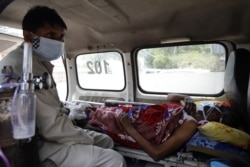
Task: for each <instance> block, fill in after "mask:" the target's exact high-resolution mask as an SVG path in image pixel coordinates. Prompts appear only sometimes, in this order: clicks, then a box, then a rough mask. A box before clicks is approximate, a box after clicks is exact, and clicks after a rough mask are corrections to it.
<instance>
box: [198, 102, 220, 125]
mask: <svg viewBox="0 0 250 167" xmlns="http://www.w3.org/2000/svg"><path fill="white" fill-rule="evenodd" d="M204 114H205V115H206V117H207V121H216V122H219V120H220V118H221V117H222V114H221V113H220V112H219V111H218V110H217V109H216V108H214V107H210V106H208V105H207V106H204ZM194 117H195V119H196V120H197V121H201V120H205V118H204V115H203V112H202V111H201V110H198V111H197V112H196V113H195V116H194Z"/></svg>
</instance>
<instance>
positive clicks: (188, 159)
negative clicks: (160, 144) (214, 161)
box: [114, 145, 207, 167]
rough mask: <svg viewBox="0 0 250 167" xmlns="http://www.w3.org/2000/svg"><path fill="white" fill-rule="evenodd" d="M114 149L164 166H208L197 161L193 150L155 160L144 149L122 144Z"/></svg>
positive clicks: (128, 155)
mask: <svg viewBox="0 0 250 167" xmlns="http://www.w3.org/2000/svg"><path fill="white" fill-rule="evenodd" d="M114 149H115V150H116V151H118V152H119V153H120V154H122V155H123V156H125V157H129V158H134V159H137V160H144V161H148V162H153V163H157V164H162V165H164V167H207V163H206V162H201V161H197V160H196V159H195V158H194V157H193V154H192V153H191V152H190V153H180V152H178V153H177V155H172V156H169V157H166V158H164V159H162V160H160V161H154V160H153V159H152V158H151V157H150V156H149V155H148V154H147V153H145V152H144V151H143V150H137V149H132V148H127V147H124V146H120V145H116V146H115V147H114Z"/></svg>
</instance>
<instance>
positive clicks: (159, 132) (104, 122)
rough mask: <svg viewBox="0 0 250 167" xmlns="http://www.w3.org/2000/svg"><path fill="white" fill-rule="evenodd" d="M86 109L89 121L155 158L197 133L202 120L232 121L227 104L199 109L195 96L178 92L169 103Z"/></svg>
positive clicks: (181, 144) (210, 104)
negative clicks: (192, 97) (191, 96)
mask: <svg viewBox="0 0 250 167" xmlns="http://www.w3.org/2000/svg"><path fill="white" fill-rule="evenodd" d="M86 113H88V115H89V118H90V119H89V121H88V124H90V125H91V126H94V127H97V128H98V129H99V130H100V131H102V132H103V133H106V134H108V135H109V136H111V138H113V140H114V141H115V142H117V143H120V144H122V145H125V146H127V147H131V148H139V149H143V150H144V151H145V152H146V153H148V155H149V156H150V157H152V158H153V159H154V160H156V161H158V160H160V159H162V158H164V157H166V156H169V155H171V154H172V153H174V152H176V151H178V150H179V149H180V148H181V147H182V146H183V145H184V144H185V143H186V142H187V141H188V140H189V139H190V138H191V137H192V136H193V135H194V134H195V132H196V131H197V126H198V125H199V123H205V122H207V121H218V122H222V123H226V124H230V120H229V119H228V118H229V117H227V115H226V114H230V111H229V109H228V108H225V106H221V105H217V106H216V105H215V103H206V105H204V104H203V105H200V106H198V111H197V112H196V105H195V103H194V102H193V100H192V99H191V98H190V97H189V96H185V95H178V94H170V95H168V99H167V102H166V103H159V104H154V105H133V106H132V105H118V106H115V107H107V106H100V107H97V108H92V107H87V109H86ZM223 121H224V122H223ZM230 126H231V125H230Z"/></svg>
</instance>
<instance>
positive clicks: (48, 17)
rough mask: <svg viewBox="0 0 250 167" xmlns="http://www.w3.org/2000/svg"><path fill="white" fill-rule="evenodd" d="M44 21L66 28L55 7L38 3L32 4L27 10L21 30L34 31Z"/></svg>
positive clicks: (41, 25)
mask: <svg viewBox="0 0 250 167" xmlns="http://www.w3.org/2000/svg"><path fill="white" fill-rule="evenodd" d="M45 23H48V24H49V25H51V26H55V25H58V26H60V27H63V28H65V29H67V26H66V24H65V22H64V21H63V19H62V18H61V17H60V16H59V14H58V13H57V12H56V10H55V9H51V8H49V7H47V6H40V5H37V6H34V7H32V8H30V9H29V10H28V12H27V13H26V15H25V16H24V18H23V22H22V28H23V30H28V31H31V32H33V33H35V32H36V30H37V29H38V28H41V27H43V26H44V24H45Z"/></svg>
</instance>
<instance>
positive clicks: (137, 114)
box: [89, 103, 183, 148]
mask: <svg viewBox="0 0 250 167" xmlns="http://www.w3.org/2000/svg"><path fill="white" fill-rule="evenodd" d="M121 112H126V113H127V114H128V116H129V118H130V119H131V122H132V124H133V126H134V127H135V128H136V129H137V131H138V132H139V133H140V134H141V135H142V136H144V137H145V138H146V139H147V140H149V141H151V142H152V143H155V144H159V143H162V142H164V141H166V140H167V139H168V138H169V137H170V136H171V135H172V133H173V132H174V130H175V129H176V128H177V127H178V126H179V125H180V124H181V123H182V122H183V121H182V117H183V110H182V107H181V106H179V105H177V104H169V103H161V104H157V105H135V106H125V105H120V106H118V107H106V106H101V107H98V108H97V109H96V110H95V111H92V112H91V113H90V120H89V124H90V125H92V126H97V127H99V128H100V129H101V130H102V131H103V132H104V133H106V134H108V135H109V136H110V137H111V138H113V140H114V141H115V142H117V143H120V144H122V145H125V146H127V147H131V148H140V146H139V144H138V143H136V142H135V140H134V139H133V138H132V137H131V136H129V135H128V134H127V133H126V132H125V131H124V130H123V128H122V126H121V124H120V122H119V120H118V118H117V117H118V115H119V114H120V113H121Z"/></svg>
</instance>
